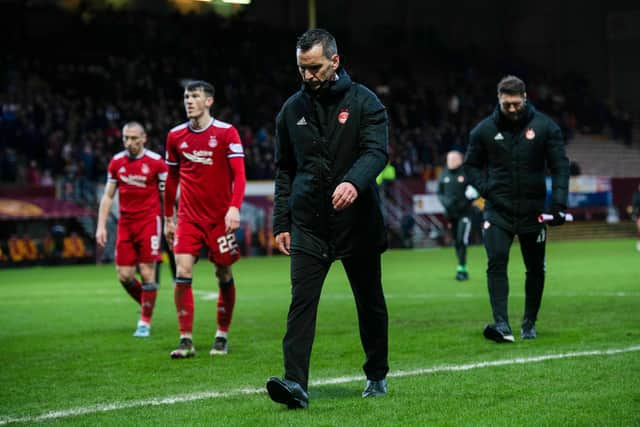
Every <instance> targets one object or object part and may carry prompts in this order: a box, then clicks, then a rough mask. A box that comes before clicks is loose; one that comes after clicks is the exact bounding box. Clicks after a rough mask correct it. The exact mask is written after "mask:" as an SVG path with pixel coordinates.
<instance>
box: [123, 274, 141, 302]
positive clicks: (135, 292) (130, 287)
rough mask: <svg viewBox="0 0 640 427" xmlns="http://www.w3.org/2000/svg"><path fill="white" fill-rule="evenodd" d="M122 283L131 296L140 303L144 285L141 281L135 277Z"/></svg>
mask: <svg viewBox="0 0 640 427" xmlns="http://www.w3.org/2000/svg"><path fill="white" fill-rule="evenodd" d="M120 283H121V284H122V287H123V288H124V290H125V291H127V293H128V294H129V295H131V298H133V299H134V300H136V302H137V303H138V304H140V303H141V301H142V285H141V284H140V282H138V279H135V278H134V279H132V280H131V281H130V282H129V283H122V282H120Z"/></svg>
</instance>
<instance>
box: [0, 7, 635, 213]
mask: <svg viewBox="0 0 640 427" xmlns="http://www.w3.org/2000/svg"><path fill="white" fill-rule="evenodd" d="M48 13H51V14H52V15H54V16H55V15H56V14H58V15H60V16H59V19H60V20H66V21H68V22H69V25H66V26H65V28H66V29H65V30H64V32H63V33H60V34H58V35H57V36H50V37H48V40H46V42H45V41H43V40H39V39H33V40H31V42H32V43H35V42H43V43H45V46H44V47H45V48H46V47H47V46H49V47H50V49H48V52H47V53H45V54H43V55H41V56H39V57H37V58H36V57H34V56H26V55H24V54H21V53H19V51H17V50H14V51H13V52H8V53H7V55H5V56H4V57H3V58H2V59H1V62H2V67H0V69H2V75H1V76H0V79H1V80H0V82H1V86H0V108H1V114H0V171H1V172H0V181H1V182H3V183H15V182H18V183H28V184H39V185H55V186H56V188H57V194H58V195H59V197H61V198H63V199H67V200H74V201H77V202H79V203H86V204H92V203H96V202H97V197H96V190H95V188H96V184H97V183H103V182H104V180H105V176H106V166H107V162H108V160H109V158H110V157H111V156H112V155H113V153H115V152H117V151H120V150H122V142H121V126H122V124H123V123H124V122H125V121H127V120H139V121H141V122H142V123H143V124H144V125H145V126H146V128H147V132H148V134H149V139H148V148H150V149H151V150H154V151H156V152H159V153H164V142H165V141H164V139H165V137H166V133H167V131H168V130H169V129H171V128H172V127H173V126H175V125H177V124H179V123H182V122H184V121H185V119H184V111H183V110H182V109H181V108H179V107H180V103H179V102H176V101H179V100H180V99H181V98H182V91H183V89H182V86H181V84H182V83H184V81H186V80H189V79H194V78H204V79H207V80H210V81H212V82H213V83H214V84H215V85H216V104H215V105H214V108H213V113H214V115H215V116H216V118H218V119H220V120H223V121H228V122H231V123H233V124H234V125H235V126H236V127H237V128H238V129H239V131H240V134H241V138H242V140H243V143H244V145H245V151H246V170H247V178H248V179H254V180H256V179H272V178H273V176H274V163H273V149H274V125H273V122H274V118H275V115H276V113H277V111H278V109H279V108H280V106H281V105H282V103H283V101H284V96H286V94H289V93H291V92H292V90H294V89H295V88H296V87H297V86H298V85H299V81H298V80H296V73H295V70H294V69H293V67H294V66H295V65H294V64H291V62H292V61H291V60H290V59H291V57H293V52H292V51H291V48H290V46H291V40H295V37H296V36H297V34H294V33H291V32H287V31H282V30H274V29H270V28H265V27H263V26H260V25H258V24H255V23H249V22H245V21H244V20H243V18H242V17H238V18H234V19H231V20H226V19H222V18H219V17H216V16H215V15H206V16H197V15H186V16H183V15H179V14H175V15H168V16H153V15H149V14H145V13H133V12H128V13H127V14H124V15H123V14H122V13H121V12H104V13H102V14H99V15H96V16H94V17H93V19H92V21H91V22H90V23H88V22H85V21H83V20H82V19H81V18H80V17H75V16H73V15H69V14H67V13H66V12H62V11H59V10H55V9H52V10H50V11H49V12H48ZM205 24H206V25H205ZM196 29H198V30H196ZM61 31H62V30H61ZM175 34H180V37H173V35H175ZM63 39H64V43H65V44H64V45H63V44H62V43H63ZM104 40H106V42H105V41H104ZM62 46H64V47H62ZM341 49H342V50H343V51H344V52H345V53H344V54H343V61H342V63H343V64H344V65H345V67H346V68H347V69H348V70H349V72H350V73H351V74H352V75H353V76H355V78H356V79H357V80H359V81H361V82H363V83H365V84H366V85H367V86H369V87H371V88H373V89H375V91H376V92H377V94H378V96H379V97H380V98H381V99H382V101H383V103H384V104H385V105H386V106H387V108H388V111H389V118H390V126H391V129H390V130H391V133H390V144H391V147H390V153H391V162H392V163H393V165H394V166H395V168H396V171H397V176H398V177H406V176H412V177H421V178H423V179H425V180H427V179H434V178H437V173H438V170H439V168H440V167H441V166H442V165H443V164H444V156H445V154H446V153H447V152H448V151H449V150H451V149H452V148H459V149H462V150H464V148H465V147H466V144H467V135H468V132H469V130H470V127H471V126H473V124H475V123H476V122H477V121H478V119H479V118H481V117H483V116H485V115H487V113H488V112H489V111H490V110H491V109H492V108H494V106H495V81H497V78H498V77H500V75H501V74H502V73H504V70H505V66H504V64H493V63H490V62H488V61H483V60H482V59H479V58H478V57H477V55H471V56H468V57H467V56H465V54H464V53H461V52H452V51H447V50H443V49H440V50H436V51H431V52H424V55H422V56H423V57H424V58H429V59H425V60H421V61H418V63H411V64H409V63H407V60H406V59H402V58H401V56H400V55H398V56H397V57H396V56H394V54H393V52H389V55H388V56H387V55H385V57H386V58H389V60H388V61H384V62H380V61H379V59H378V58H374V59H373V60H371V59H369V58H370V56H367V55H363V57H357V56H355V55H354V54H353V52H352V51H351V49H350V48H349V44H348V43H343V46H342V47H341ZM45 50H46V49H45ZM354 50H355V49H354ZM69 52H72V53H69ZM378 55H380V54H378ZM471 63H473V65H469V64H471ZM508 69H509V70H511V71H512V72H515V73H520V74H522V75H523V77H524V78H525V80H526V81H527V82H528V83H529V86H528V95H529V98H530V99H531V100H532V101H533V102H534V103H535V105H536V106H537V107H538V108H539V109H541V110H542V111H544V112H546V113H548V114H549V115H551V116H552V117H553V118H554V119H555V120H556V121H557V122H558V123H560V124H561V126H562V127H563V131H564V134H565V137H566V138H567V140H570V139H571V137H572V135H573V133H574V132H575V131H576V130H580V131H588V132H601V131H603V130H605V129H606V130H613V131H615V132H617V135H618V136H619V137H620V138H622V139H624V138H625V128H624V117H623V116H621V117H622V118H615V117H614V115H613V114H612V113H611V112H610V111H609V110H608V109H607V108H606V107H605V104H604V103H603V102H601V101H599V100H598V99H596V98H595V97H594V96H592V94H591V91H590V88H589V85H588V83H587V82H586V81H585V80H584V79H581V78H580V76H576V75H571V76H563V77H562V78H557V77H554V76H551V75H549V74H548V73H546V72H545V71H544V70H537V69H535V68H534V67H530V66H527V67H525V64H520V63H518V62H517V61H515V60H514V61H513V62H512V63H510V65H509V67H508ZM525 69H526V70H527V71H526V72H524V71H522V70H525ZM587 123H588V126H587V125H586V124H587ZM620 124H622V125H621V126H619V125H620Z"/></svg>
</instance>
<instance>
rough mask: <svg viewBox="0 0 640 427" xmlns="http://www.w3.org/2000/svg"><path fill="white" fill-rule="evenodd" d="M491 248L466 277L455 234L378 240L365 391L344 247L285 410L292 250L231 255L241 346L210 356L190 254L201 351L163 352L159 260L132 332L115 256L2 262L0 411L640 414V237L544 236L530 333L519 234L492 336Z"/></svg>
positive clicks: (573, 417)
mask: <svg viewBox="0 0 640 427" xmlns="http://www.w3.org/2000/svg"><path fill="white" fill-rule="evenodd" d="M485 264H486V257H485V253H484V249H483V248H482V247H481V246H473V247H471V248H470V250H469V271H470V276H471V280H469V281H468V282H465V283H458V282H456V281H454V280H453V276H454V274H455V259H454V253H453V249H451V248H442V249H431V250H394V251H389V252H387V253H385V255H384V258H383V277H384V282H383V283H384V288H385V292H386V295H387V304H388V306H389V317H390V325H389V327H390V331H389V332H390V365H391V372H390V377H389V394H388V395H387V396H386V397H384V398H380V399H362V398H361V397H360V393H361V391H362V388H363V386H364V377H363V374H362V371H361V368H360V367H361V365H362V363H363V353H362V350H361V347H360V342H359V338H358V330H357V320H356V313H355V305H354V301H353V297H352V295H351V292H350V289H349V286H348V283H347V282H346V279H345V276H344V272H343V269H342V266H341V264H340V263H335V264H334V266H333V268H332V271H331V273H330V274H329V277H328V278H327V281H326V283H325V288H324V290H323V295H322V298H321V301H320V308H319V313H318V326H317V333H316V340H315V344H314V349H313V354H312V360H311V378H310V380H311V381H312V385H311V386H310V390H309V391H310V398H311V404H310V407H309V409H308V410H306V411H287V410H286V409H285V408H284V407H282V406H280V405H276V404H274V403H272V402H271V401H270V400H269V399H268V397H267V395H266V393H265V392H264V391H262V390H264V383H265V380H266V379H267V378H268V377H269V376H271V375H281V374H282V352H281V340H282V336H283V333H284V328H285V321H286V313H287V308H288V304H289V296H290V289H289V278H288V260H287V258H285V257H283V256H277V257H272V258H245V259H243V260H241V261H240V262H239V263H238V264H237V265H236V266H235V267H234V273H235V278H236V284H237V303H236V311H235V314H234V321H233V324H232V327H231V331H230V341H229V342H230V346H229V347H230V353H229V354H228V355H227V356H217V357H210V356H209V355H208V351H209V348H210V346H211V343H212V340H213V335H214V332H215V296H214V295H212V294H213V292H215V291H216V285H215V281H214V278H213V268H212V266H211V265H210V264H208V263H207V262H200V263H198V264H197V266H196V271H195V274H194V277H195V279H194V284H193V287H194V293H195V305H196V314H195V327H194V343H195V346H196V349H197V351H198V354H197V356H196V357H195V358H194V359H190V360H171V359H170V358H169V352H170V351H171V350H172V349H173V348H174V347H175V346H176V345H177V342H178V332H177V320H176V315H175V309H174V306H173V292H172V286H171V282H170V280H169V274H168V268H167V267H166V266H164V267H163V268H164V270H163V275H162V278H161V288H160V291H159V295H158V302H157V305H156V312H155V315H154V321H153V326H152V336H151V337H150V338H148V339H139V338H134V337H132V333H133V331H134V329H135V324H136V321H137V318H138V307H137V305H136V304H135V303H134V302H133V301H132V300H130V299H129V297H128V296H127V295H126V294H125V292H124V291H123V290H122V288H121V287H120V285H119V284H118V283H117V281H116V275H115V270H114V267H113V266H75V267H47V268H44V267H38V268H29V269H12V270H2V271H0V345H1V347H0V348H1V351H0V425H5V424H14V423H15V424H16V425H35V424H37V425H43V424H44V425H49V424H52V425H82V426H84V425H104V426H111V425H113V426H122V425H131V426H139V425H145V426H147V425H148V426H157V425H227V426H236V425H246V426H256V425H261V426H281V425H292V426H293V425H295V426H307V425H317V426H345V425H348V426H364V425H375V426H385V425H398V426H423V425H469V426H479V425H486V426H495V425H505V426H507V425H509V426H511V425H527V426H529V425H563V426H564V425H579V426H583V425H616V426H618V425H640V253H638V252H637V251H636V250H635V242H634V241H632V240H604V241H590V242H558V243H549V245H548V253H547V282H546V288H545V296H544V298H543V303H542V309H541V313H540V319H539V321H538V324H537V329H538V339H536V340H531V341H522V340H520V339H519V333H517V332H519V331H518V329H519V320H520V318H521V316H522V310H523V302H524V298H523V294H524V267H523V265H522V257H521V255H520V251H519V247H518V246H517V245H514V248H513V252H512V254H511V262H510V268H509V269H510V283H511V296H510V305H509V311H510V317H511V323H512V326H513V328H514V334H515V335H516V342H515V344H511V345H509V344H503V345H498V344H495V343H492V342H489V341H486V340H485V339H484V338H482V328H483V326H484V325H485V323H487V322H488V321H489V320H490V307H489V302H488V296H487V290H486V282H485V274H484V270H485V268H486V265H485ZM610 350H611V351H610ZM607 351H610V352H609V353H606V352H607ZM572 353H575V354H574V357H570V356H571V354H572ZM538 356H552V357H550V358H549V359H548V360H536V359H534V358H535V357H538ZM518 361H519V362H520V363H516V362H518ZM484 362H486V365H480V364H482V363H484ZM447 367H448V368H447ZM465 367H466V369H465ZM314 382H315V383H314ZM314 384H315V385H314Z"/></svg>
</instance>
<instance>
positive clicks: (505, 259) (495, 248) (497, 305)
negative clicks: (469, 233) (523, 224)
mask: <svg viewBox="0 0 640 427" xmlns="http://www.w3.org/2000/svg"><path fill="white" fill-rule="evenodd" d="M546 231H547V230H546V228H544V227H543V228H541V229H540V231H537V232H533V233H523V234H518V239H519V240H520V250H521V252H522V258H523V260H524V265H525V268H526V271H527V274H526V280H525V285H524V290H525V301H524V316H523V318H524V319H529V320H531V321H532V322H535V321H536V320H537V318H538V311H539V310H540V303H541V301H542V292H543V290H544V275H545V268H546V265H545V246H546V243H547V232H546ZM514 236H515V234H514V233H511V232H509V231H507V230H504V229H502V228H500V227H498V226H496V225H494V224H491V225H490V226H489V228H484V231H483V240H484V246H485V249H486V251H487V258H488V267H487V284H488V287H489V300H490V302H491V308H492V310H493V319H494V320H495V321H496V322H507V323H508V322H509V316H508V311H507V305H508V304H507V302H508V298H509V279H508V278H507V265H508V263H509V250H510V249H511V244H512V243H513V238H514Z"/></svg>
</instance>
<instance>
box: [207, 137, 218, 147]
mask: <svg viewBox="0 0 640 427" xmlns="http://www.w3.org/2000/svg"><path fill="white" fill-rule="evenodd" d="M217 146H218V140H217V139H216V136H215V135H211V139H209V147H211V148H216V147H217Z"/></svg>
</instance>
